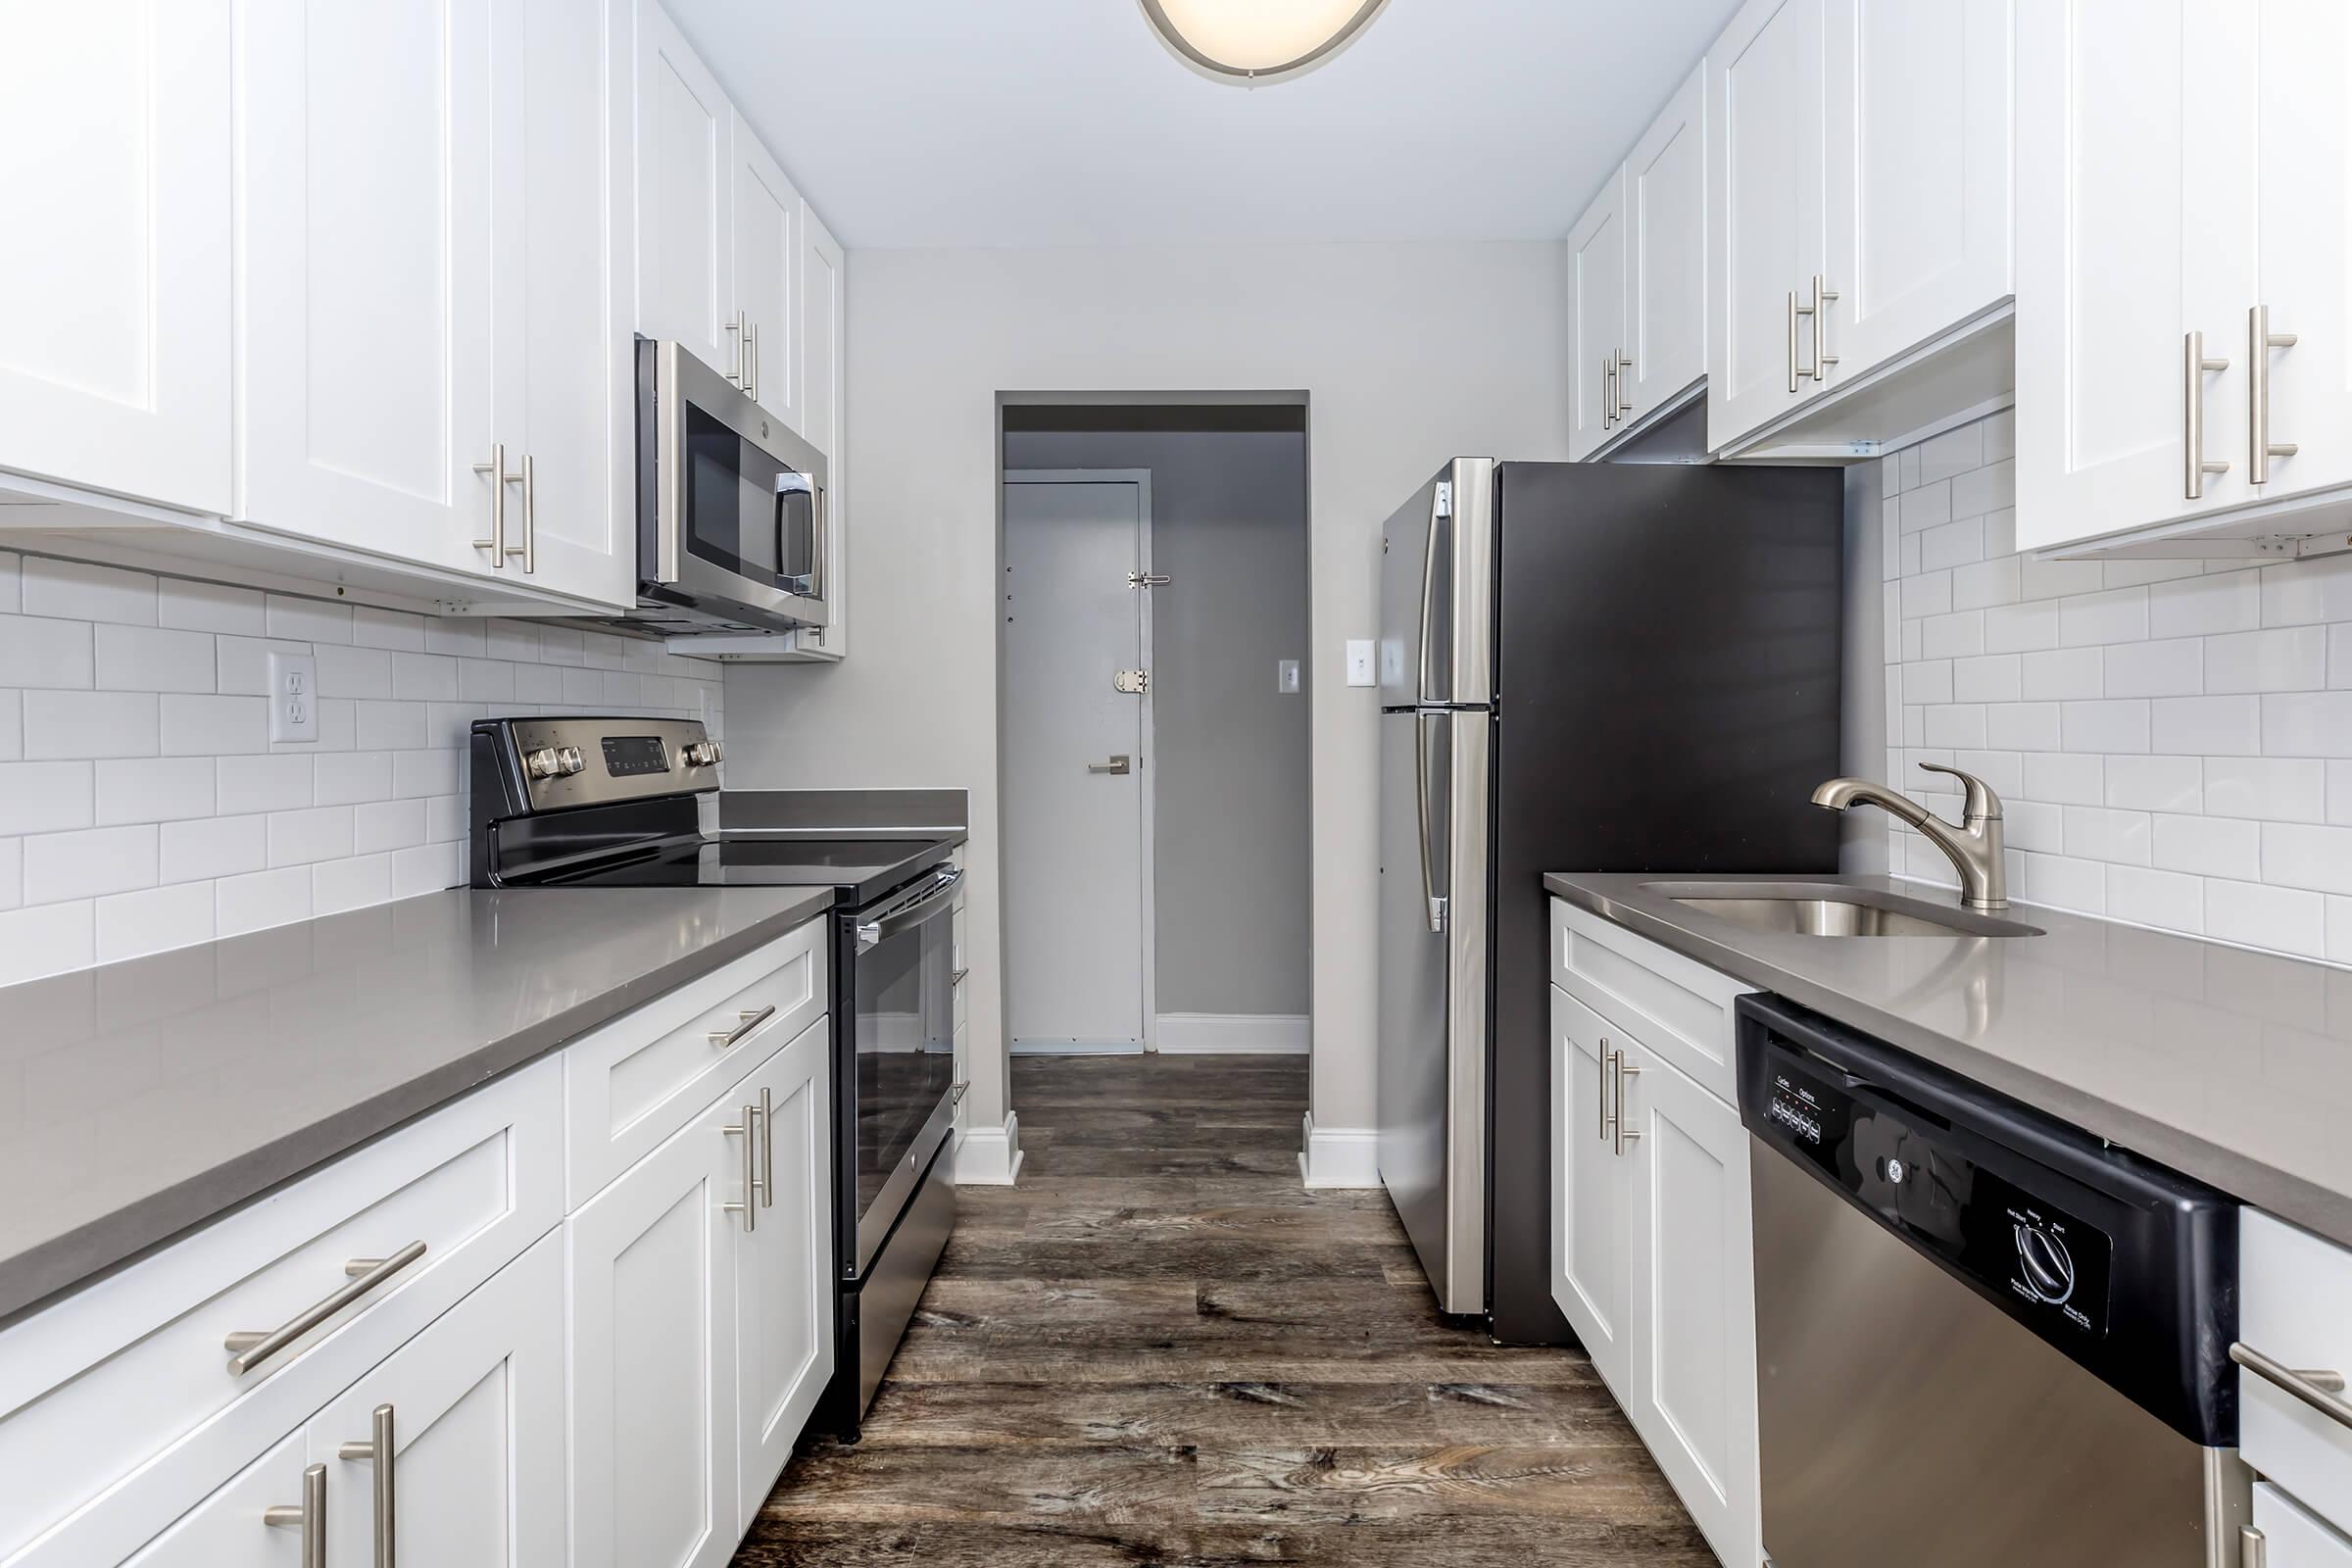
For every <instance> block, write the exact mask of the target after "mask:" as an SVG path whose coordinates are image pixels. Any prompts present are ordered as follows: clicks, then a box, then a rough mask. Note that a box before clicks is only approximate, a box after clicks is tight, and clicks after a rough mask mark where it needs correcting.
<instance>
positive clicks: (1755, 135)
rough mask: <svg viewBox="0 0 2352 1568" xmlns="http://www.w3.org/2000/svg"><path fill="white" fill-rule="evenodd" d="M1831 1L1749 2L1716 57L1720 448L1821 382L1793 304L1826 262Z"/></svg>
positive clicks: (1713, 221)
mask: <svg viewBox="0 0 2352 1568" xmlns="http://www.w3.org/2000/svg"><path fill="white" fill-rule="evenodd" d="M1823 5H1824V0H1748V4H1747V5H1745V6H1744V7H1742V8H1741V9H1740V14H1739V16H1737V17H1735V18H1733V19H1732V24H1731V25H1730V26H1729V27H1727V28H1725V29H1724V33H1723V36H1722V37H1720V38H1718V39H1717V40H1716V41H1715V47H1714V48H1713V49H1712V50H1710V51H1709V52H1708V54H1707V64H1706V72H1707V102H1706V120H1707V124H1706V137H1707V174H1706V179H1707V442H1708V445H1709V446H1711V447H1717V448H1721V447H1726V446H1729V445H1732V444H1733V443H1734V442H1735V441H1737V440H1738V439H1739V438H1740V437H1741V436H1743V435H1746V434H1747V433H1748V432H1750V431H1752V430H1754V429H1756V428H1757V427H1759V426H1761V425H1763V424H1765V423H1767V422H1768V421H1770V420H1772V419H1773V418H1775V417H1779V416H1780V415H1782V414H1784V413H1786V412H1787V411H1788V410H1789V409H1790V408H1792V407H1794V406H1795V405H1796V404H1797V403H1798V402H1799V401H1801V399H1802V398H1803V397H1807V396H1810V395H1811V394H1812V393H1813V392H1814V391H1815V390H1816V389H1817V385H1818V384H1817V383H1816V382H1815V381H1814V379H1813V375H1812V369H1813V359H1812V354H1813V337H1812V323H1811V321H1810V319H1807V320H1805V321H1804V322H1803V323H1801V324H1802V327H1803V330H1802V331H1800V330H1799V325H1800V323H1799V321H1798V319H1797V318H1796V315H1795V310H1796V308H1797V307H1798V306H1802V305H1806V304H1808V303H1809V302H1810V298H1811V290H1812V287H1813V277H1814V274H1815V273H1817V272H1821V271H1822V270H1824V269H1825V267H1826V266H1827V261H1826V256H1827V250H1826V242H1825V239H1824V235H1823V226H1822V225H1823V216H1822V215H1823V191H1822V183H1823V179H1822V170H1823V164H1822V119H1823V112H1822V89H1823V85H1824V80H1823V77H1824V71H1823V58H1822V50H1823V47H1824V43H1823V14H1822V12H1823ZM1830 286H1831V287H1832V288H1835V287H1836V285H1835V284H1832V285H1830ZM1832 352H1833V353H1835V352H1836V351H1835V350H1833V351H1832Z"/></svg>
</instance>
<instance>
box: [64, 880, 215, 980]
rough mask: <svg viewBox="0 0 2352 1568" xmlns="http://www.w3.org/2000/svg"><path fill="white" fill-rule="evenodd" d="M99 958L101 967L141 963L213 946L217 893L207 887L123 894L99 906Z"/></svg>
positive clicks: (94, 910)
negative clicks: (144, 959) (126, 960)
mask: <svg viewBox="0 0 2352 1568" xmlns="http://www.w3.org/2000/svg"><path fill="white" fill-rule="evenodd" d="M92 914H93V917H94V921H95V926H94V934H95V941H96V947H95V953H94V956H95V957H96V958H97V960H98V961H99V962H100V963H114V962H116V961H117V960H119V959H123V958H136V957H139V956H142V955H145V954H149V953H162V952H164V951H165V950H166V949H169V948H184V947H187V946H188V945H189V944H191V943H196V942H210V941H211V940H212V937H213V890H212V888H211V887H210V886H209V885H208V884H205V883H202V882H190V883H186V884H183V885H181V886H178V887H161V888H147V889H144V890H143V891H140V892H137V893H117V894H113V895H110V896H109V897H106V898H102V899H99V900H97V901H96V902H95V904H94V906H93V908H92Z"/></svg>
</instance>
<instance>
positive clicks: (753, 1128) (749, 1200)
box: [718, 1105, 760, 1231]
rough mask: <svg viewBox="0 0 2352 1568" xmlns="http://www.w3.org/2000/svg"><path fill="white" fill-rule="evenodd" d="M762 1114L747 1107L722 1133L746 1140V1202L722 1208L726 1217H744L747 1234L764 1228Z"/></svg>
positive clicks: (758, 1110)
mask: <svg viewBox="0 0 2352 1568" xmlns="http://www.w3.org/2000/svg"><path fill="white" fill-rule="evenodd" d="M759 1114H760V1107H759V1106H758V1105H746V1106H744V1107H743V1112H742V1115H741V1117H740V1119H738V1120H735V1121H731V1122H729V1123H727V1124H726V1125H725V1126H724V1127H721V1128H720V1129H719V1131H720V1132H721V1133H722V1134H724V1135H725V1136H727V1137H729V1138H740V1139H742V1140H743V1201H742V1202H740V1203H721V1204H719V1205H718V1206H719V1208H720V1209H721V1210H723V1211H724V1212H726V1213H729V1214H741V1215H742V1216H743V1228H744V1229H745V1230H746V1231H756V1230H758V1229H759V1228H760V1201H759V1200H760V1151H759V1149H758V1148H757V1147H756V1145H757V1142H758V1139H759V1136H760V1128H759V1123H758V1122H757V1121H755V1120H754V1118H755V1117H757V1116H758V1115H759Z"/></svg>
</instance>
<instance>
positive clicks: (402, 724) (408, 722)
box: [359, 702, 425, 751]
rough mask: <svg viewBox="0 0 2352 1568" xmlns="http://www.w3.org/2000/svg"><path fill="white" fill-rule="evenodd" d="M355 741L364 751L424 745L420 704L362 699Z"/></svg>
mask: <svg viewBox="0 0 2352 1568" xmlns="http://www.w3.org/2000/svg"><path fill="white" fill-rule="evenodd" d="M359 721H360V729H359V744H360V746H361V747H362V748H363V749H365V750H368V751H400V750H403V749H406V748H412V747H420V746H422V745H424V743H425V740H424V735H425V730H424V705H423V704H422V703H378V702H363V703H361V704H360V705H359Z"/></svg>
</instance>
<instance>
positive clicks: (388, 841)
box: [351, 800, 424, 855]
mask: <svg viewBox="0 0 2352 1568" xmlns="http://www.w3.org/2000/svg"><path fill="white" fill-rule="evenodd" d="M423 842H424V802H423V801H422V800H402V801H370V802H368V804H367V805H365V806H359V807H355V808H353V809H352V834H351V847H352V850H353V853H355V854H358V855H373V854H375V853H376V852H377V851H379V850H405V849H409V848H411V847H413V846H415V845H418V844H422V843H423Z"/></svg>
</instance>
